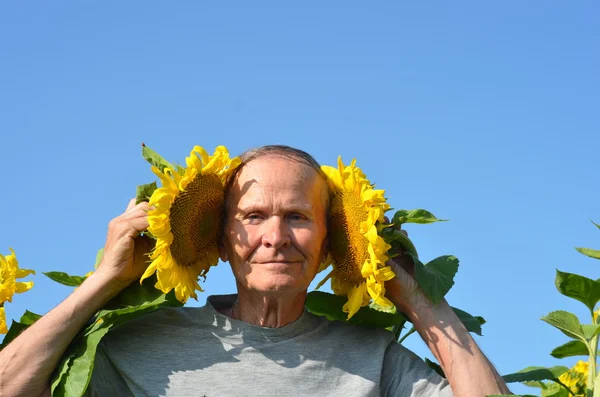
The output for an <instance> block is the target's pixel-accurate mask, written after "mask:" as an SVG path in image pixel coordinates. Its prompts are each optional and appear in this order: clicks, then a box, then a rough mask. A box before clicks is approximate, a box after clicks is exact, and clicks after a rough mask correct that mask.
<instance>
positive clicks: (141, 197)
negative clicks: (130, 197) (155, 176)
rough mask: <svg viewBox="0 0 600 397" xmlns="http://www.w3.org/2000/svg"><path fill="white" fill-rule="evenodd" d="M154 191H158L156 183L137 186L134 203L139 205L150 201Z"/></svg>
mask: <svg viewBox="0 0 600 397" xmlns="http://www.w3.org/2000/svg"><path fill="white" fill-rule="evenodd" d="M156 189H158V185H157V184H156V181H154V182H152V183H147V184H145V185H138V186H137V188H136V191H135V203H136V204H139V203H141V202H142V201H148V200H150V197H151V196H152V193H154V191H155V190H156Z"/></svg>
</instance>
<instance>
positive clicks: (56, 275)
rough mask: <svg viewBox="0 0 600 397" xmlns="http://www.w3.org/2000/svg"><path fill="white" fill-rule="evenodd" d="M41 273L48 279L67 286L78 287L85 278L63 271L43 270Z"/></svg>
mask: <svg viewBox="0 0 600 397" xmlns="http://www.w3.org/2000/svg"><path fill="white" fill-rule="evenodd" d="M43 274H44V275H45V276H46V277H48V278H49V279H51V280H54V281H56V282H57V283H60V284H62V285H66V286H68V287H78V286H79V285H81V283H83V281H84V280H85V277H82V276H71V275H69V274H67V273H64V272H45V273H43Z"/></svg>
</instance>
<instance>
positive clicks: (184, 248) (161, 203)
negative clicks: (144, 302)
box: [140, 146, 240, 303]
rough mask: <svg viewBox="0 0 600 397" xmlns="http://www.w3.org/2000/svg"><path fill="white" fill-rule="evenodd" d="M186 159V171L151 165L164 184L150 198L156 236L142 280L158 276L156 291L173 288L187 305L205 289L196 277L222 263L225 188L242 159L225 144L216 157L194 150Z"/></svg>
mask: <svg viewBox="0 0 600 397" xmlns="http://www.w3.org/2000/svg"><path fill="white" fill-rule="evenodd" d="M185 160H186V167H185V168H184V167H177V169H175V170H174V169H170V168H168V167H166V168H164V169H163V170H162V171H161V170H160V169H158V168H156V167H152V171H153V172H154V173H155V174H156V175H157V176H158V177H159V178H160V180H161V182H162V187H161V188H158V189H156V190H155V191H154V193H153V194H152V196H151V197H150V200H149V204H150V205H151V206H153V207H154V209H152V210H150V211H148V222H149V227H148V231H149V232H150V233H152V235H153V236H154V237H155V238H156V246H155V248H154V250H153V251H152V253H151V254H150V259H151V260H152V262H151V263H150V265H149V266H148V268H147V269H146V272H145V273H144V274H143V276H142V277H141V279H140V282H142V281H143V280H144V279H146V278H148V277H150V276H151V275H152V274H154V273H155V272H156V276H157V280H158V281H157V282H156V285H155V287H156V288H157V289H159V290H161V291H163V292H164V293H168V292H170V291H171V290H173V289H174V290H175V296H176V297H177V299H178V300H179V301H180V302H183V303H185V302H186V301H187V299H188V298H189V297H193V298H194V299H197V295H196V290H198V291H203V290H202V288H201V287H200V285H199V284H198V278H199V277H201V276H202V277H204V276H205V275H206V273H207V272H208V270H209V269H210V267H211V266H215V265H216V264H217V263H218V261H219V251H218V245H217V238H218V233H219V230H220V228H221V222H222V219H221V217H222V212H223V207H224V205H225V185H226V182H227V179H228V178H229V176H230V175H231V174H232V173H233V171H234V170H235V168H236V167H238V166H239V164H240V159H239V158H237V157H236V158H233V159H231V158H229V152H228V151H227V149H226V148H225V147H224V146H219V147H217V148H216V149H215V152H214V154H213V155H212V156H210V155H209V154H208V153H207V152H206V150H204V148H202V147H200V146H195V147H194V148H193V149H192V151H191V152H190V156H189V157H187V158H186V159H185Z"/></svg>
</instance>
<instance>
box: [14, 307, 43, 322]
mask: <svg viewBox="0 0 600 397" xmlns="http://www.w3.org/2000/svg"><path fill="white" fill-rule="evenodd" d="M40 318H42V316H40V315H39V314H35V313H33V312H30V311H29V310H25V313H24V314H23V315H22V316H21V320H20V321H19V322H20V323H21V324H25V325H31V324H33V323H35V322H36V321H37V320H39V319H40Z"/></svg>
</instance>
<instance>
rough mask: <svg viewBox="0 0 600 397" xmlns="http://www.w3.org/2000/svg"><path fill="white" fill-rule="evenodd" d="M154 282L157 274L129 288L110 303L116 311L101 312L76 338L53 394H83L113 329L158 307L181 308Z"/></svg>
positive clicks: (55, 378)
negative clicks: (101, 345) (102, 344)
mask: <svg viewBox="0 0 600 397" xmlns="http://www.w3.org/2000/svg"><path fill="white" fill-rule="evenodd" d="M155 283H156V275H154V276H152V277H150V278H148V279H147V280H145V281H144V283H143V284H142V285H140V284H139V283H134V284H132V285H130V286H129V287H127V288H126V289H125V290H123V291H122V292H121V293H120V294H119V295H117V297H116V298H114V299H113V301H111V303H112V304H113V306H115V307H117V308H115V309H110V308H107V307H105V308H103V309H102V310H100V312H99V313H98V314H97V316H96V318H95V319H94V321H93V322H92V323H91V324H90V325H88V326H87V327H86V328H85V329H84V330H82V331H81V332H80V333H79V334H78V335H77V337H76V338H75V340H74V341H73V342H72V343H71V345H70V346H69V348H68V349H67V351H66V352H65V354H64V355H63V356H62V358H61V362H60V364H59V365H58V367H57V369H56V371H55V373H54V375H53V378H52V395H60V396H65V397H70V396H81V395H83V393H84V392H85V389H86V388H87V385H88V383H89V380H90V378H91V375H92V369H93V367H94V360H95V357H96V350H97V347H98V344H99V343H100V341H101V340H102V338H103V337H104V335H105V334H106V333H108V332H109V331H110V330H111V329H112V328H113V327H116V326H118V325H121V324H123V323H125V322H127V321H130V320H132V319H134V318H137V317H139V316H141V315H143V314H146V313H149V312H152V311H154V310H157V309H159V308H161V307H166V306H182V303H181V302H179V301H178V300H177V299H176V298H175V293H174V291H171V292H170V293H169V294H163V293H162V292H160V291H158V290H156V289H155V288H154V284H155ZM153 291H157V292H153ZM136 294H138V295H137V297H136Z"/></svg>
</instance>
